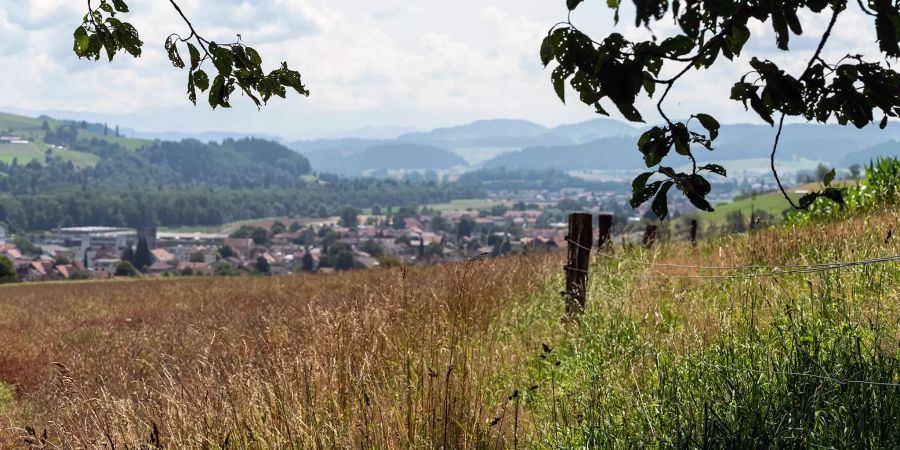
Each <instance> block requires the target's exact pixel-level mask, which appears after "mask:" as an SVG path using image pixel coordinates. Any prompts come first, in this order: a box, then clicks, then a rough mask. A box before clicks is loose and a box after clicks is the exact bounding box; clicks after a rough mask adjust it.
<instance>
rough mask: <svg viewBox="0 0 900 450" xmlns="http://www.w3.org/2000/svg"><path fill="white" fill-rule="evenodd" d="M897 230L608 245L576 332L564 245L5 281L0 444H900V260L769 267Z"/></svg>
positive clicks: (852, 222) (880, 242) (866, 244)
mask: <svg viewBox="0 0 900 450" xmlns="http://www.w3.org/2000/svg"><path fill="white" fill-rule="evenodd" d="M898 221H900V211H898V210H889V211H882V212H878V213H871V214H865V215H859V216H857V217H854V218H851V219H849V220H847V221H844V222H840V223H832V224H815V225H809V226H804V227H801V228H790V227H786V226H784V227H776V228H773V229H770V230H765V231H760V232H758V233H755V234H754V235H753V236H746V235H741V236H733V237H727V238H722V239H717V240H714V241H707V242H704V243H702V244H700V245H699V246H698V247H697V248H693V247H690V246H689V245H687V244H684V243H679V242H672V243H662V244H661V245H660V246H659V247H658V248H656V249H654V250H652V251H648V250H644V249H640V248H633V247H625V248H616V249H614V252H612V253H608V254H607V256H604V257H602V258H598V257H595V258H594V262H593V265H592V266H591V270H590V280H591V282H590V287H589V295H588V304H587V310H586V312H585V314H584V316H582V317H581V319H580V320H577V321H563V320H561V318H562V315H563V302H562V300H561V298H560V294H559V293H560V291H562V290H563V283H562V282H563V280H562V270H561V266H562V261H561V255H558V254H557V255H545V256H540V255H533V256H519V257H512V258H505V259H496V260H486V261H473V262H470V263H468V264H455V265H445V266H435V267H427V268H410V269H400V268H397V269H389V270H388V269H385V270H372V271H362V272H351V273H344V274H334V275H325V276H310V275H298V276H291V277H284V278H238V279H194V280H191V279H181V280H174V281H137V282H107V283H78V284H54V285H20V286H12V287H4V288H0V342H4V343H7V345H4V346H0V380H2V382H3V383H4V384H3V386H5V387H4V388H2V389H0V409H2V412H0V447H12V446H15V445H19V446H21V445H22V443H24V442H26V440H28V439H31V440H32V441H34V440H37V441H39V440H40V439H41V436H42V434H43V430H44V429H47V439H48V441H50V442H51V443H52V442H56V443H59V442H64V443H66V444H67V447H66V448H85V447H87V448H95V447H105V448H111V447H116V448H203V447H206V448H213V447H215V448H229V449H238V448H260V449H262V448H266V449H268V448H335V447H336V448H348V447H356V448H462V449H470V448H471V449H474V448H548V449H549V448H645V447H654V448H897V447H898V445H900V427H898V426H897V424H898V423H900V386H897V383H900V298H898V296H900V288H898V286H900V266H898V264H897V263H896V262H893V263H881V264H872V265H865V266H852V267H846V268H842V269H841V270H829V271H818V272H814V273H781V274H777V275H773V271H774V270H775V269H773V267H775V266H783V265H788V264H794V265H798V264H802V265H809V264H820V263H824V262H832V261H851V260H859V259H865V258H874V257H880V256H886V255H896V254H898V253H900V242H898V241H897V240H896V239H885V236H887V235H888V230H889V229H891V227H892V225H893V224H896V223H898ZM683 266H710V267H721V266H728V267H739V266H741V267H742V268H732V269H728V270H719V269H712V268H706V269H700V268H690V267H683ZM745 266H746V267H745ZM4 392H5V393H4ZM26 426H29V427H32V428H26ZM32 429H33V430H34V432H33V433H32V432H31V431H29V430H32ZM32 434H33V435H34V436H33V435H32ZM4 444H5V445H4ZM142 446H143V447H142Z"/></svg>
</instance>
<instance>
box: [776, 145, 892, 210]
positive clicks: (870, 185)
mask: <svg viewBox="0 0 900 450" xmlns="http://www.w3.org/2000/svg"><path fill="white" fill-rule="evenodd" d="M898 200H900V160H898V159H896V158H880V159H878V160H875V161H872V162H870V163H869V165H868V166H866V168H865V177H864V179H863V180H862V181H861V182H860V183H858V184H857V185H856V186H853V187H850V188H847V189H845V191H844V202H845V203H846V204H845V205H844V206H841V205H839V204H837V203H834V202H832V201H830V200H827V199H824V198H819V199H818V200H816V202H815V203H813V205H812V206H810V208H809V209H808V210H805V211H803V210H801V211H793V212H791V213H790V214H789V215H788V222H789V223H792V224H802V223H809V222H816V221H822V220H835V219H840V218H842V217H844V216H845V215H846V214H847V213H852V212H857V211H868V210H872V209H874V208H877V207H882V206H886V205H893V204H896V203H897V201H898Z"/></svg>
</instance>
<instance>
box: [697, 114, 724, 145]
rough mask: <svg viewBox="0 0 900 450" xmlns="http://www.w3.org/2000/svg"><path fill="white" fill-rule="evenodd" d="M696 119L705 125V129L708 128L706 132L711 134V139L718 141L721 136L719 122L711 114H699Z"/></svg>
mask: <svg viewBox="0 0 900 450" xmlns="http://www.w3.org/2000/svg"><path fill="white" fill-rule="evenodd" d="M696 117H697V120H699V121H700V125H703V128H706V131H708V132H709V139H710V140H713V141H714V140H716V138H717V137H718V136H719V127H720V125H719V121H718V120H716V119H715V118H714V117H713V116H711V115H709V114H702V113H701V114H697V115H696Z"/></svg>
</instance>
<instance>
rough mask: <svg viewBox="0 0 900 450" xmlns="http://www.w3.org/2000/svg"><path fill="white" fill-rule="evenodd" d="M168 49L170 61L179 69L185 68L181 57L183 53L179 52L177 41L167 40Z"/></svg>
mask: <svg viewBox="0 0 900 450" xmlns="http://www.w3.org/2000/svg"><path fill="white" fill-rule="evenodd" d="M166 51H167V52H168V53H169V61H170V62H171V63H172V65H173V66H175V67H177V68H179V69H184V60H183V59H181V55H179V54H178V45H177V41H175V40H169V41H166Z"/></svg>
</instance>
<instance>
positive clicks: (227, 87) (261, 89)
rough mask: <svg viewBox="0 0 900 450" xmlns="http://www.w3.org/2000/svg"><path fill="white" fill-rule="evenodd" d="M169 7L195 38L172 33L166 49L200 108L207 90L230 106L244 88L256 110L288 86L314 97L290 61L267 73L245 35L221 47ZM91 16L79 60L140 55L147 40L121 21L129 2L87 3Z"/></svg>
mask: <svg viewBox="0 0 900 450" xmlns="http://www.w3.org/2000/svg"><path fill="white" fill-rule="evenodd" d="M169 3H171V4H172V6H173V7H174V8H175V11H176V12H178V15H179V16H181V18H182V20H183V21H184V22H185V24H187V26H188V29H189V30H190V34H189V35H188V36H187V37H182V36H181V35H179V34H177V33H173V34H171V35H169V37H167V38H166V41H165V46H164V47H165V50H166V52H167V54H168V57H169V61H170V62H171V63H172V65H173V66H175V67H176V68H179V69H184V68H185V67H187V68H188V83H187V95H188V99H189V100H190V101H191V102H192V103H194V104H195V105H196V104H197V90H199V91H200V92H206V91H209V92H208V101H209V105H210V106H211V107H212V108H213V109H215V108H216V107H219V106H221V107H223V108H230V107H231V103H230V98H231V94H233V93H234V91H235V90H236V89H240V90H241V91H242V92H243V93H244V94H245V95H247V97H249V98H250V99H251V100H252V101H253V103H254V104H255V105H256V107H257V108H259V107H261V105H263V104H265V103H267V102H268V101H269V100H270V99H271V98H272V97H273V96H278V97H281V98H285V97H286V96H287V88H292V89H293V90H295V91H296V92H297V93H298V94H300V95H303V96H309V91H308V90H307V89H306V87H305V86H304V85H303V82H302V80H301V77H300V73H299V72H297V71H296V70H291V69H289V68H288V65H287V63H286V62H282V63H281V65H280V67H278V68H277V69H274V70H272V71H270V72H269V73H268V74H267V73H265V72H263V70H262V64H263V61H262V58H261V57H260V55H259V52H257V51H256V50H255V49H254V48H252V47H249V46H246V45H244V44H243V43H242V42H241V36H240V35H238V40H237V42H232V43H228V44H219V43H216V42H215V41H210V40H208V39H206V38H204V37H203V36H201V35H200V34H199V33H198V32H197V30H196V29H195V28H194V25H193V24H192V23H191V21H190V20H189V19H188V18H187V16H186V15H185V14H184V12H183V11H182V10H181V7H180V6H179V5H178V4H177V3H176V2H175V1H174V0H169ZM87 9H88V12H87V14H86V15H85V16H84V18H83V20H82V24H81V26H79V27H78V28H76V29H75V33H74V47H73V49H74V51H75V54H76V55H78V57H79V58H89V59H94V60H98V59H100V57H101V55H102V54H103V53H105V54H106V56H107V58H108V59H109V61H112V60H113V58H114V57H115V55H116V54H117V53H118V52H119V51H122V50H124V51H126V52H127V53H129V54H131V55H132V56H133V57H139V56H140V55H141V48H142V46H143V42H142V41H141V40H140V37H139V34H138V31H137V29H135V27H134V26H132V25H131V24H130V23H128V22H123V21H121V20H119V19H118V18H117V17H116V16H117V14H123V13H127V12H129V9H128V5H127V4H126V3H125V1H124V0H100V4H99V6H98V7H97V8H96V9H95V8H93V6H92V3H91V0H88V2H87ZM179 47H181V48H183V49H186V50H187V55H188V63H189V64H187V63H186V62H185V60H184V58H182V56H181V53H180V52H179ZM207 61H211V63H212V65H213V68H214V69H215V73H214V76H213V77H212V81H210V79H211V77H210V75H209V74H207V73H206V71H205V70H204V69H203V66H204V63H206V62H207Z"/></svg>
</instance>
